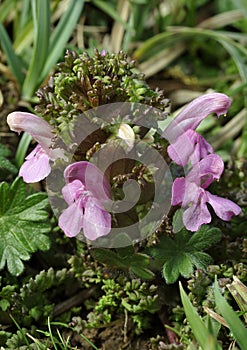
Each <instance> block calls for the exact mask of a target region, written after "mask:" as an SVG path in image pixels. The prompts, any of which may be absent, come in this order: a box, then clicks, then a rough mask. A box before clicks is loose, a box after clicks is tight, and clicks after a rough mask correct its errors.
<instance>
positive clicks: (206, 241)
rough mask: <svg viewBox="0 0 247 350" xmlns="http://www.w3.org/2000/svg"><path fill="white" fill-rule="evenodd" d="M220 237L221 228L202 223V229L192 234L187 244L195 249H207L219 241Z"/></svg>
mask: <svg viewBox="0 0 247 350" xmlns="http://www.w3.org/2000/svg"><path fill="white" fill-rule="evenodd" d="M220 239H221V231H220V229H218V228H216V227H211V228H210V227H208V226H207V225H202V226H201V228H200V230H199V231H197V232H195V233H194V234H193V235H192V237H191V238H190V240H189V242H188V245H187V246H191V247H193V249H194V250H205V249H207V248H209V247H211V246H212V245H214V244H215V243H217V242H218V241H219V240H220Z"/></svg>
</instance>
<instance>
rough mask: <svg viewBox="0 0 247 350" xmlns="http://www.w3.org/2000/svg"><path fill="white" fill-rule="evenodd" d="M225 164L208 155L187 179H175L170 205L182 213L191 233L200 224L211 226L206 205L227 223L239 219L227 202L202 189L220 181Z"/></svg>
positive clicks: (230, 202)
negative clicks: (179, 207)
mask: <svg viewBox="0 0 247 350" xmlns="http://www.w3.org/2000/svg"><path fill="white" fill-rule="evenodd" d="M223 169H224V164H223V161H222V159H221V158H220V157H219V156H218V155H216V154H210V155H208V156H206V157H205V158H204V159H202V160H201V161H200V162H199V163H197V164H196V165H195V166H194V167H193V168H192V170H191V171H190V172H189V173H188V175H187V176H186V177H181V178H177V179H175V181H174V183H173V188H172V205H181V207H182V208H187V209H185V211H184V213H183V222H184V225H185V227H186V228H187V229H188V230H190V231H197V230H198V229H199V228H200V227H201V225H202V224H207V223H209V222H211V214H210V212H209V210H208V207H207V203H208V204H210V205H211V206H212V208H213V209H214V211H215V213H216V215H217V216H218V217H219V218H221V219H222V220H226V221H228V220H230V219H231V217H232V216H233V215H238V214H240V212H241V208H240V207H239V206H238V205H237V204H235V203H233V202H232V201H230V200H229V199H225V198H221V197H219V196H215V195H212V194H211V193H210V192H208V191H206V190H205V189H206V188H207V187H208V186H209V185H210V184H211V183H212V182H213V181H214V180H216V179H219V178H220V176H221V174H222V171H223Z"/></svg>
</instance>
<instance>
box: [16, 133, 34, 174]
mask: <svg viewBox="0 0 247 350" xmlns="http://www.w3.org/2000/svg"><path fill="white" fill-rule="evenodd" d="M31 140H32V137H31V136H30V135H29V134H27V133H26V132H24V134H23V135H22V137H21V140H20V142H19V144H18V147H17V150H16V154H15V163H16V165H17V166H18V168H20V167H21V165H22V163H23V162H24V159H25V157H26V153H27V150H28V147H29V145H30V142H31Z"/></svg>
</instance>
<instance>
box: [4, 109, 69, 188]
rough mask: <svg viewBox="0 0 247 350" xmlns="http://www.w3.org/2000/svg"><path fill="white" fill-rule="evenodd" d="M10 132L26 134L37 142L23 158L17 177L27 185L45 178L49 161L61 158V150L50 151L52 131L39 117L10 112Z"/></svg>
mask: <svg viewBox="0 0 247 350" xmlns="http://www.w3.org/2000/svg"><path fill="white" fill-rule="evenodd" d="M7 123H8V124H9V127H10V129H11V130H13V131H16V132H18V133H20V132H21V131H25V132H27V133H28V134H29V135H31V136H32V137H33V138H34V139H35V140H36V141H37V142H38V145H37V146H36V148H35V149H34V150H33V151H32V152H31V153H30V154H29V155H28V156H27V157H26V158H25V159H26V161H25V162H24V163H23V165H22V166H21V168H20V172H19V175H20V176H22V177H23V179H24V181H25V182H27V183H32V182H38V181H40V180H43V179H44V178H45V177H47V176H48V175H49V173H50V171H51V167H50V164H49V160H56V159H58V158H62V157H63V152H62V150H61V149H51V148H50V147H51V143H52V138H53V129H52V127H51V125H50V124H48V123H47V122H46V121H45V120H43V119H41V118H40V117H38V116H36V115H34V114H31V113H26V112H12V113H10V114H9V115H8V117H7Z"/></svg>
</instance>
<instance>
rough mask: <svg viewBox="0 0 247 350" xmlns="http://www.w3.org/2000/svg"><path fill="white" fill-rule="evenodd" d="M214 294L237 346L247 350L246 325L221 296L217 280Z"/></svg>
mask: <svg viewBox="0 0 247 350" xmlns="http://www.w3.org/2000/svg"><path fill="white" fill-rule="evenodd" d="M214 294H215V303H216V306H217V308H218V310H219V311H220V313H221V315H222V316H223V317H224V319H225V321H226V322H227V324H228V326H229V328H230V330H231V332H232V334H233V336H234V337H235V339H236V341H237V344H238V345H239V346H240V349H241V350H247V343H246V339H247V329H246V328H245V326H244V324H243V323H242V322H241V321H240V319H239V318H238V316H237V314H236V312H235V311H234V310H233V309H232V308H231V306H230V305H229V304H228V303H227V301H226V300H225V298H224V297H223V296H222V295H221V294H220V291H219V287H218V283H217V280H215V282H214Z"/></svg>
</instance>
